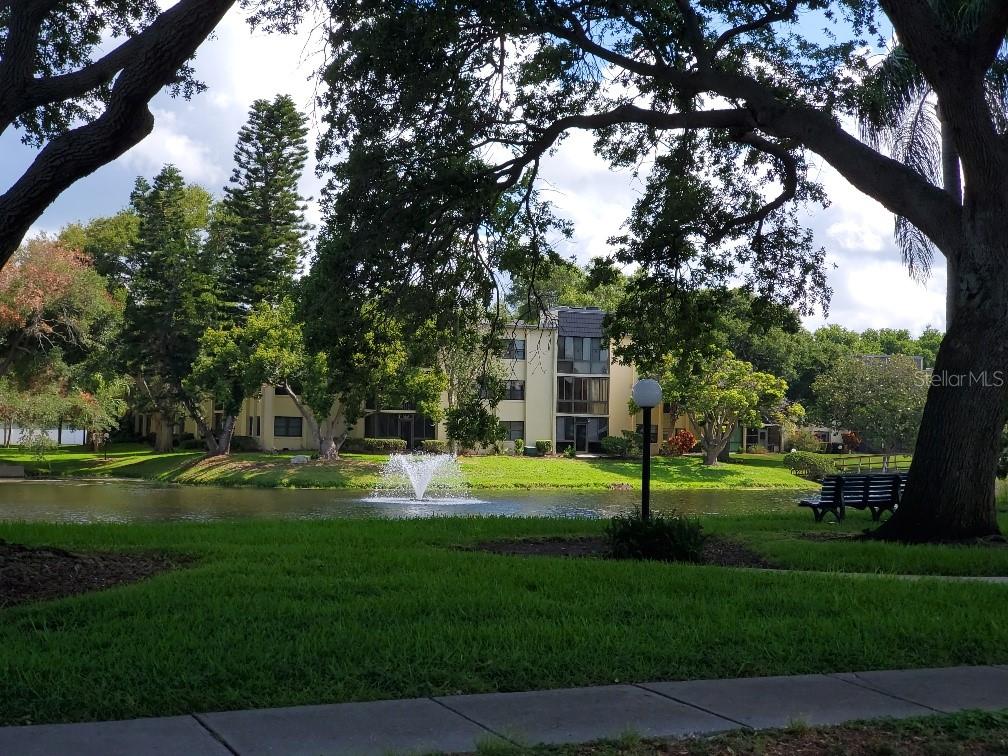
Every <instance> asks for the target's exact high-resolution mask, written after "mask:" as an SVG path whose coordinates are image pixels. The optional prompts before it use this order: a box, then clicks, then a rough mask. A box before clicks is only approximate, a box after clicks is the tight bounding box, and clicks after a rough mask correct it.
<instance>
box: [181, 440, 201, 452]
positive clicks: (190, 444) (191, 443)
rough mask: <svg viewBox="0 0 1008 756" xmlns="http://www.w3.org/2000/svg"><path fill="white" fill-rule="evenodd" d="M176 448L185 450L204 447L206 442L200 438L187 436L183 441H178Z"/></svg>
mask: <svg viewBox="0 0 1008 756" xmlns="http://www.w3.org/2000/svg"><path fill="white" fill-rule="evenodd" d="M178 448H179V449H185V450H186V451H192V450H194V449H205V448H206V442H205V441H204V440H203V439H202V438H187V439H185V440H184V441H180V442H179V445H178Z"/></svg>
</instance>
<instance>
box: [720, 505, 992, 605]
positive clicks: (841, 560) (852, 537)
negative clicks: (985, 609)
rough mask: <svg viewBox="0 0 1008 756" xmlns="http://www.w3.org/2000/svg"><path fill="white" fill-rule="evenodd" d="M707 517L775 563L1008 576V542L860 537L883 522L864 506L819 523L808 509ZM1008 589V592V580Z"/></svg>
mask: <svg viewBox="0 0 1008 756" xmlns="http://www.w3.org/2000/svg"><path fill="white" fill-rule="evenodd" d="M796 509H797V508H796ZM887 516H888V515H883V519H885V517H887ZM703 522H704V527H705V529H706V530H707V532H708V533H712V534H715V535H720V536H723V537H726V538H731V539H734V540H738V541H741V542H743V543H745V544H747V545H748V546H750V547H751V548H752V549H753V550H755V551H757V552H759V553H760V554H761V555H763V556H764V557H766V558H767V559H768V560H770V561H771V562H772V563H774V564H775V565H777V566H780V567H782V568H786V569H791V570H813V571H821V572H858V573H878V574H896V575H946V576H966V575H972V576H977V575H988V576H1008V546H1005V545H1003V544H992V545H987V546H951V545H913V546H907V545H903V544H893V543H883V542H879V541H872V540H865V539H860V538H858V536H860V535H862V534H863V533H864V532H865V531H866V530H873V529H874V528H876V527H878V523H876V522H872V519H871V516H870V515H869V514H868V513H867V512H860V511H858V510H848V511H847V517H846V519H844V521H843V522H841V523H837V522H834V521H832V519H830V521H827V522H821V523H817V522H815V521H814V520H813V518H812V514H811V513H810V512H809V511H808V510H805V509H802V510H799V511H793V512H775V513H766V514H747V515H745V516H740V517H707V518H704V520H703ZM1000 525H1001V529H1002V531H1004V532H1008V516H1006V515H1004V514H1002V515H1001V516H1000ZM1004 589H1005V592H1006V597H1008V585H1006V586H1005V587H1004Z"/></svg>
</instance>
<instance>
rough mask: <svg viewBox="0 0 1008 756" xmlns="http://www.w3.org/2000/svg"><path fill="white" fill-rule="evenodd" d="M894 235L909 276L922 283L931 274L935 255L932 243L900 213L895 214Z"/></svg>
mask: <svg viewBox="0 0 1008 756" xmlns="http://www.w3.org/2000/svg"><path fill="white" fill-rule="evenodd" d="M894 236H895V239H896V246H897V247H899V250H900V253H901V254H902V255H903V262H904V264H905V265H906V266H907V270H908V271H909V273H910V277H911V278H912V279H914V280H915V281H920V282H921V283H923V282H924V281H926V280H927V279H928V277H929V276H930V275H931V266H932V264H933V263H934V256H935V246H934V244H933V243H932V242H931V240H930V239H928V237H927V236H926V235H925V234H924V232H923V231H921V230H920V229H919V228H917V227H916V226H915V225H914V224H912V223H911V222H910V221H908V220H907V219H906V218H904V217H903V216H902V215H897V216H896V229H895V234H894Z"/></svg>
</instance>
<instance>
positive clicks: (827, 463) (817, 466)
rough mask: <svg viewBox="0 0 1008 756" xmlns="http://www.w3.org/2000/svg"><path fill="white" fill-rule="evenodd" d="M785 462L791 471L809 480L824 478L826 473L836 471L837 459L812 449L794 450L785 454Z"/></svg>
mask: <svg viewBox="0 0 1008 756" xmlns="http://www.w3.org/2000/svg"><path fill="white" fill-rule="evenodd" d="M784 464H785V465H787V466H788V467H789V468H790V469H791V472H793V473H794V474H795V475H799V476H801V477H803V478H808V479H809V480H822V477H823V476H824V475H829V474H830V473H834V472H836V460H834V459H833V458H832V457H830V456H828V455H826V454H817V453H815V452H811V451H792V452H788V453H787V454H785V455H784Z"/></svg>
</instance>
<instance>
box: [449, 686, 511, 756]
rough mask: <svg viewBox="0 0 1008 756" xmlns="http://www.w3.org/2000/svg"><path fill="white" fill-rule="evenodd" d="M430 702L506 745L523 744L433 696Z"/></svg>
mask: <svg viewBox="0 0 1008 756" xmlns="http://www.w3.org/2000/svg"><path fill="white" fill-rule="evenodd" d="M430 700H431V701H433V702H434V703H436V704H438V705H439V706H443V707H445V708H446V709H448V711H450V712H451V713H452V714H455V715H456V716H459V717H462V719H464V720H466V721H467V722H471V723H472V724H474V725H476V726H477V727H479V728H480V729H481V730H486V731H487V732H489V733H490V734H491V735H493V736H494V737H497V738H500V739H501V740H503V741H505V742H506V743H510V744H511V745H513V746H519V747H520V746H521V743H518V742H515V741H514V740H512V739H511V738H509V737H507V736H505V735H502V734H501V733H499V732H497V731H496V730H495V729H493V728H492V727H487V726H486V725H485V724H483V723H482V722H480V721H479V720H476V719H473V718H472V717H470V716H468V715H466V714H463V713H462V712H461V711H459V710H458V709H453V708H452V707H451V706H449V705H448V704H446V703H445V702H444V701H441V700H440V699H437V698H434V697H433V696H431V697H430Z"/></svg>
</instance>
